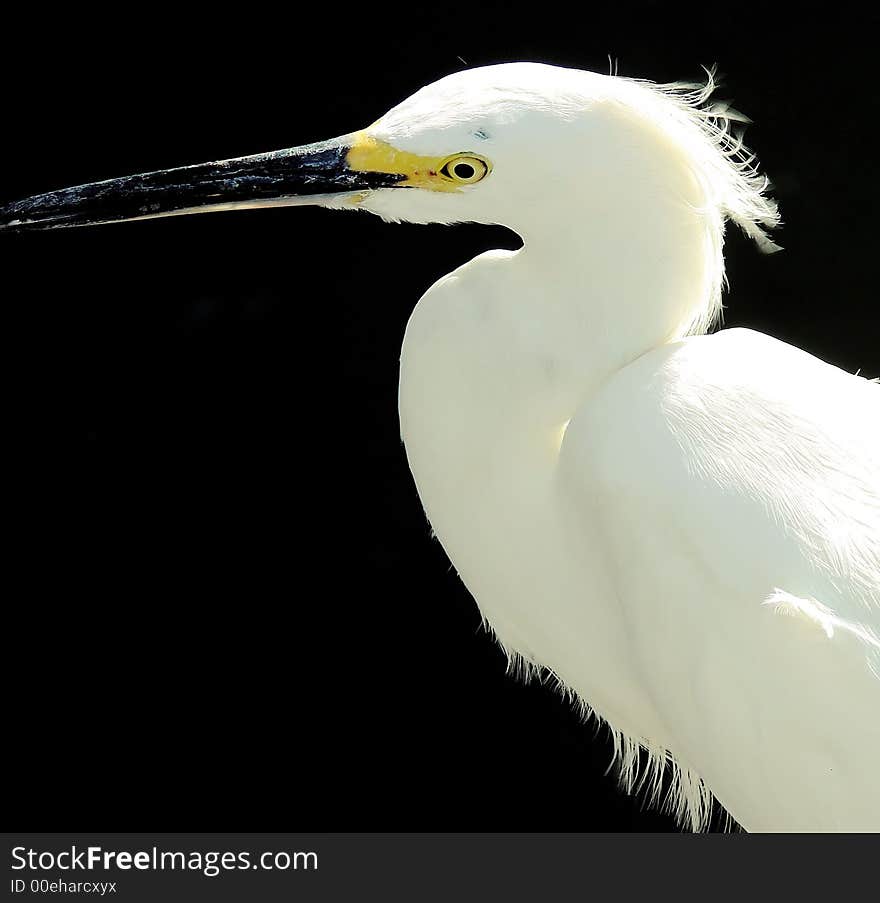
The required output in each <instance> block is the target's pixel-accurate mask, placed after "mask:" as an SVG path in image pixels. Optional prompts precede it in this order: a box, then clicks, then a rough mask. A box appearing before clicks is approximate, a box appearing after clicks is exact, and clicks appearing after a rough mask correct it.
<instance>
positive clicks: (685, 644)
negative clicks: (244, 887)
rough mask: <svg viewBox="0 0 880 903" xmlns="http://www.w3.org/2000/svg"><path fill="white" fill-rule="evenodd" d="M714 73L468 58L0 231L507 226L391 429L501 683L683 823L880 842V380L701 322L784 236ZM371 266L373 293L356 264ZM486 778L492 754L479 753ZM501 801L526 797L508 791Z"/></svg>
mask: <svg viewBox="0 0 880 903" xmlns="http://www.w3.org/2000/svg"><path fill="white" fill-rule="evenodd" d="M712 87H713V85H712V78H711V75H710V77H709V81H708V83H707V84H706V85H705V86H703V87H695V86H687V85H666V86H658V85H654V84H651V83H648V82H641V81H634V80H629V79H624V78H618V77H613V76H603V75H598V74H594V73H589V72H582V71H577V70H569V69H561V68H556V67H551V66H545V65H540V64H532V63H528V64H527V63H518V64H506V65H501V66H492V67H487V68H483V69H475V70H469V71H464V72H459V73H456V74H455V75H451V76H449V77H447V78H444V79H442V80H440V81H439V82H436V83H435V84H433V85H430V86H428V87H426V88H423V89H422V90H420V91H418V92H417V93H416V94H415V95H413V96H412V97H410V98H409V99H408V100H406V101H404V102H403V103H401V104H400V105H399V106H397V107H395V108H394V109H392V110H391V111H390V112H389V113H387V114H386V115H385V116H383V117H382V118H381V119H379V120H378V121H377V122H376V123H374V124H373V125H372V126H370V127H369V128H367V129H365V130H363V131H360V132H355V133H352V134H348V135H345V136H343V137H342V138H339V139H335V140H332V141H327V142H323V143H320V144H314V145H309V146H305V147H300V148H293V149H290V150H284V151H279V152H275V153H269V154H261V155H256V156H251V157H243V158H239V159H236V160H226V161H221V162H216V163H208V164H202V165H197V166H189V167H183V168H180V169H173V170H168V171H163V172H158V173H148V174H145V175H137V176H130V177H127V178H121V179H114V180H110V181H106V182H99V183H94V184H90V185H85V186H80V187H77V188H69V189H66V190H62V191H55V192H51V193H49V194H44V195H40V196H37V197H34V198H30V199H27V200H24V201H20V202H17V203H14V204H11V205H9V206H8V207H6V208H5V209H4V210H3V211H0V217H2V218H0V223H2V225H3V227H4V228H5V229H7V230H9V229H12V230H28V229H41V228H54V227H58V226H72V225H84V224H89V223H104V222H111V221H116V220H124V219H136V218H146V217H158V216H167V215H171V214H182V213H191V212H201V211H209V210H224V209H232V208H236V207H260V206H268V205H275V204H283V205H292V204H320V205H324V206H327V207H334V208H340V209H359V210H366V211H370V212H373V213H376V214H379V215H380V216H382V217H383V218H385V219H387V220H407V221H415V222H442V223H455V222H460V221H476V222H482V223H500V224H503V225H505V226H508V227H510V228H511V229H514V230H515V231H516V232H518V233H519V234H520V236H522V238H523V242H524V245H523V247H522V248H521V249H520V250H519V251H516V252H510V251H493V252H489V253H486V254H482V255H480V256H479V257H477V258H476V259H474V260H472V261H471V262H469V263H467V264H466V265H464V266H462V267H460V268H459V269H457V270H455V271H454V272H453V273H450V274H449V275H447V276H446V277H444V278H443V279H441V280H440V281H439V282H437V283H436V284H435V285H434V286H432V287H431V288H430V289H429V290H428V292H427V293H426V294H425V295H424V297H423V298H422V299H421V300H420V301H419V303H418V305H417V307H416V308H415V311H414V313H413V314H412V317H411V319H410V321H409V324H408V326H407V330H406V336H405V339H404V343H403V350H402V357H401V379H400V398H399V402H400V420H401V428H402V435H403V438H404V441H405V444H406V451H407V455H408V458H409V462H410V466H411V469H412V472H413V474H414V477H415V481H416V484H417V487H418V491H419V494H420V496H421V499H422V502H423V505H424V508H425V511H426V513H427V516H428V518H429V520H430V522H431V524H432V526H433V529H434V531H435V533H436V535H437V536H438V538H439V539H440V541H441V542H442V544H443V546H444V548H445V549H446V551H447V552H448V554H449V556H450V558H451V559H452V561H453V563H454V565H455V567H456V568H457V570H458V572H459V574H460V575H461V577H462V579H463V580H464V582H465V583H466V585H467V586H468V588H469V589H470V591H471V592H472V594H473V595H474V597H475V599H476V600H477V603H478V605H479V608H480V610H481V612H482V615H483V617H484V619H485V621H486V623H487V624H488V625H489V626H490V627H491V629H492V630H493V631H494V632H495V634H496V636H497V638H498V640H499V642H500V643H501V644H502V646H503V647H504V649H505V650H506V651H507V654H508V656H509V658H510V661H511V664H512V666H513V667H515V668H517V669H519V670H521V671H522V672H523V673H529V672H530V671H531V670H533V669H535V668H539V667H541V668H546V669H548V670H549V671H550V672H551V673H552V674H553V675H554V676H555V677H556V678H557V679H558V681H559V684H560V686H561V687H563V688H565V689H567V690H569V691H570V692H571V693H572V694H573V696H574V698H576V699H578V700H579V701H581V703H582V704H583V706H584V710H585V711H591V712H592V713H594V714H595V715H596V716H597V717H598V718H601V719H603V720H604V721H606V722H607V723H608V725H609V726H610V727H611V729H612V731H613V735H614V737H615V745H616V751H617V758H618V764H619V768H620V774H621V777H622V780H623V783H624V785H625V786H626V787H627V788H629V789H635V788H638V787H640V786H644V787H645V788H647V790H648V792H649V793H652V794H656V793H658V791H659V788H660V786H661V780H662V778H663V775H664V772H665V773H666V774H667V775H669V776H671V791H670V794H669V803H670V805H671V806H672V808H673V810H674V811H675V812H676V813H677V815H678V816H679V818H680V819H681V820H682V821H683V822H684V823H685V824H687V825H688V826H690V827H691V828H693V829H700V828H702V827H704V826H705V825H706V823H707V817H708V814H709V809H710V805H711V801H712V796H713V795H714V796H715V797H716V798H717V799H718V800H719V801H720V802H721V803H722V804H723V805H724V806H725V807H726V808H727V810H728V811H729V812H730V813H731V814H732V816H733V817H734V818H735V819H736V820H737V821H739V822H740V823H741V824H742V825H743V826H744V827H745V828H747V829H749V830H847V829H850V830H871V829H873V830H878V829H880V768H878V762H880V386H877V385H875V384H872V383H871V382H869V381H868V380H867V379H864V378H862V377H860V376H857V375H851V374H849V373H845V372H843V371H841V370H839V369H837V368H835V367H832V366H830V365H828V364H825V363H823V362H821V361H819V360H817V359H816V358H814V357H811V356H810V355H809V354H806V353H804V352H803V351H800V350H798V349H796V348H793V347H791V346H789V345H786V344H784V343H782V342H779V341H776V340H774V339H772V338H769V337H767V336H764V335H761V334H758V333H756V332H752V331H749V330H742V329H734V330H724V331H721V332H717V333H715V334H713V335H711V336H706V335H703V334H704V333H705V332H706V331H707V330H708V329H709V328H710V327H711V326H712V325H713V324H714V323H715V321H716V319H717V317H718V313H719V309H720V296H721V289H722V283H723V280H724V269H723V258H722V239H723V233H724V227H725V222H726V221H728V220H730V221H732V222H734V223H735V224H736V225H737V226H739V227H740V228H741V229H743V230H744V231H745V232H746V233H747V234H748V235H750V236H751V237H752V238H754V239H755V240H756V241H757V242H758V243H759V244H760V245H762V246H764V247H765V248H768V249H769V248H772V247H774V246H773V244H772V242H771V241H770V240H769V238H768V237H767V234H766V231H767V230H768V229H770V228H772V227H773V226H774V225H775V224H776V222H777V213H776V208H775V206H774V204H773V202H772V201H771V200H769V199H768V198H767V197H766V194H765V187H766V185H765V181H764V180H763V179H762V178H761V176H760V175H759V173H758V172H757V170H756V166H755V163H754V160H753V159H752V158H751V157H750V156H748V155H747V153H746V152H745V150H744V149H743V148H742V146H741V144H739V143H738V142H737V140H736V139H735V138H734V137H733V136H732V134H731V129H730V121H731V120H732V119H733V118H735V114H733V113H732V112H730V111H728V110H725V109H723V108H713V107H711V106H709V105H708V104H709V96H710V94H711V91H712ZM365 278H366V277H365ZM486 767H487V768H489V769H491V763H486ZM513 790H514V793H515V789H513Z"/></svg>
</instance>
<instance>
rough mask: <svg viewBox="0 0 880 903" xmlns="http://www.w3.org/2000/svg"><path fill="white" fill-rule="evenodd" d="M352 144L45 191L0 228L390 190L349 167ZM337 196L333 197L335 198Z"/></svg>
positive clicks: (3, 216) (0, 214) (384, 181)
mask: <svg viewBox="0 0 880 903" xmlns="http://www.w3.org/2000/svg"><path fill="white" fill-rule="evenodd" d="M354 139H355V136H354V135H345V136H343V137H342V138H336V139H333V140H332V141H322V142H320V143H318V144H308V145H304V146H302V147H293V148H289V149H288V150H281V151H275V152H273V153H268V154H254V155H253V156H249V157H238V158H236V159H233V160H220V161H218V162H214V163H200V164H197V165H195V166H181V167H178V168H176V169H165V170H160V171H158V172H149V173H143V174H141V175H135V176H125V177H123V178H121V179H109V180H107V181H105V182H92V183H90V184H88V185H79V186H76V187H74V188H64V189H62V190H60V191H50V192H48V193H47V194H39V195H36V196H35V197H31V198H26V199H25V200H23V201H16V202H14V203H12V204H9V205H7V206H6V207H2V208H0V230H5V231H14V232H18V231H25V230H32V229H57V228H61V227H65V226H88V225H96V224H99V223H113V222H119V221H121V220H132V219H148V218H152V217H160V216H175V215H181V214H186V213H202V212H208V211H212V210H232V209H237V208H243V207H268V206H275V205H285V204H297V203H300V204H301V203H310V202H311V203H320V202H321V201H320V199H319V196H322V195H335V196H338V195H346V194H352V195H356V194H357V193H359V192H363V191H369V190H372V189H376V188H391V187H394V186H395V185H398V184H399V183H400V182H401V181H403V180H404V179H405V178H406V176H405V175H404V174H402V173H393V172H391V173H389V172H371V171H363V170H361V169H352V168H351V167H350V166H349V161H348V158H349V152H350V151H351V147H352V143H353V141H354ZM337 199H338V198H337Z"/></svg>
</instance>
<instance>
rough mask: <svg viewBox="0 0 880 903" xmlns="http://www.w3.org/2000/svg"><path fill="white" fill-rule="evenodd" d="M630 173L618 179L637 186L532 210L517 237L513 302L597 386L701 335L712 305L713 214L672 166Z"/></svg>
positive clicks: (716, 216) (693, 184) (716, 226)
mask: <svg viewBox="0 0 880 903" xmlns="http://www.w3.org/2000/svg"><path fill="white" fill-rule="evenodd" d="M652 156H656V155H652ZM637 163H638V161H633V160H631V159H630V160H628V161H626V170H625V171H626V172H628V173H631V172H633V171H638V172H639V175H638V177H637V178H635V179H632V178H629V179H627V178H623V177H621V178H614V174H613V172H612V174H611V177H610V178H609V179H608V180H607V181H606V182H604V183H602V184H600V185H596V184H591V185H590V186H589V189H588V191H587V190H584V191H581V192H578V191H574V192H572V193H570V194H568V195H567V196H565V197H564V198H561V199H560V202H559V203H558V204H556V205H550V206H544V207H543V208H542V209H543V215H542V212H541V211H536V210H533V211H532V214H533V218H531V219H530V222H529V224H528V226H527V227H526V228H524V229H521V230H519V231H520V233H521V235H522V237H523V241H524V247H523V249H522V251H521V252H520V253H519V254H518V255H517V259H516V265H515V270H516V273H515V278H516V280H517V284H518V286H520V288H519V290H518V291H517V293H516V296H517V297H518V298H523V299H524V302H523V303H525V304H526V305H527V306H528V307H529V308H533V309H534V311H530V312H529V315H531V313H532V312H533V313H534V316H535V317H543V318H550V319H552V320H553V321H554V322H555V325H556V330H557V333H558V335H559V336H560V340H561V341H562V339H561V337H562V335H563V334H564V335H565V339H564V342H565V344H567V345H570V344H572V343H573V344H574V346H575V347H576V348H577V349H578V351H577V353H578V355H579V357H580V359H581V360H582V362H583V367H585V368H587V369H588V371H589V372H588V374H586V375H587V376H588V377H589V378H590V379H592V380H596V381H603V380H604V379H605V378H606V377H607V376H608V375H609V374H610V373H612V372H614V371H616V370H618V369H620V368H621V367H624V366H626V364H628V363H630V362H631V361H633V360H635V359H636V358H638V357H640V356H641V355H642V354H644V353H645V352H647V351H649V350H651V349H652V348H656V347H658V346H660V345H663V344H665V343H668V342H670V341H675V340H677V339H679V338H681V337H682V336H683V335H685V334H687V333H689V332H700V331H705V327H706V326H708V325H709V323H710V322H711V321H712V320H713V319H714V312H715V309H716V307H717V305H718V298H719V295H720V286H721V281H722V278H723V259H722V257H721V244H722V234H723V233H722V230H723V222H722V220H721V216H720V213H719V212H718V210H717V208H715V207H714V206H713V205H712V204H709V203H707V200H706V196H705V193H704V190H703V187H702V185H701V183H700V182H699V180H698V179H697V178H696V177H695V176H694V175H693V173H692V172H691V171H690V170H688V169H687V168H685V167H683V166H681V165H680V164H679V165H677V166H676V165H675V161H674V160H673V159H669V160H665V161H664V160H660V161H659V162H658V161H656V160H653V159H652V160H648V159H646V160H644V161H643V166H642V168H641V169H638V168H637ZM512 275H513V274H512ZM524 285H529V286H530V288H531V290H530V291H523V290H522V288H521V287H522V286H524ZM582 376H583V375H582Z"/></svg>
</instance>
